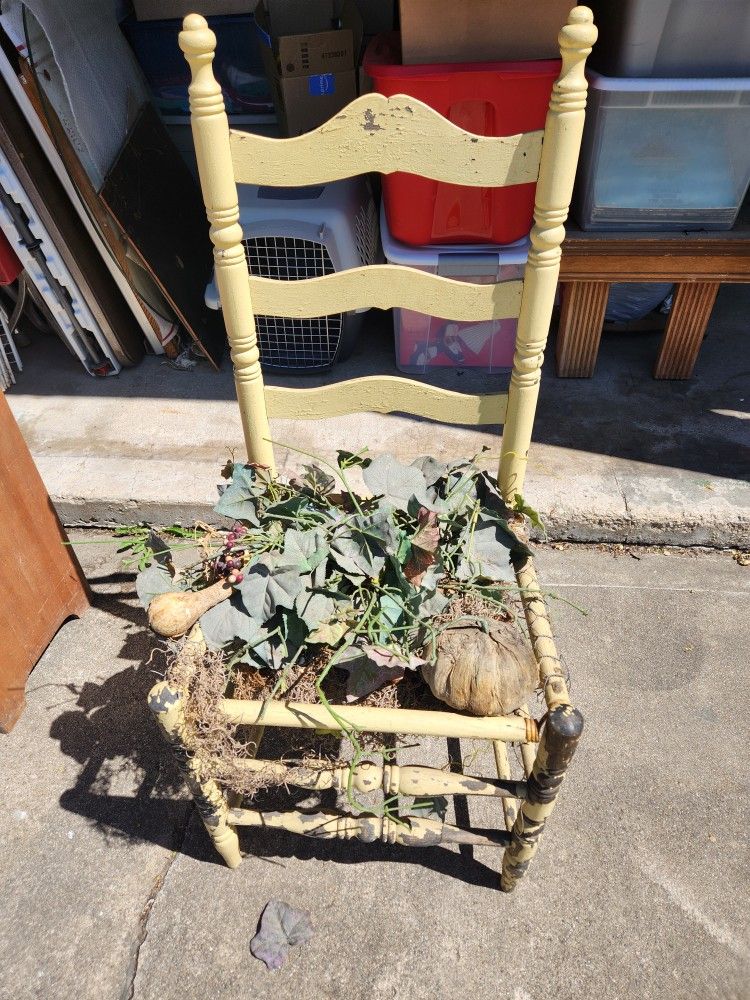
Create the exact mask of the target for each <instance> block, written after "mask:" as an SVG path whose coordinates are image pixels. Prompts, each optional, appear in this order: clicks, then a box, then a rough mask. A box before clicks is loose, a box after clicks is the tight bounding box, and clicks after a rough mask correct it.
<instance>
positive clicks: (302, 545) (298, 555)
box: [284, 528, 330, 573]
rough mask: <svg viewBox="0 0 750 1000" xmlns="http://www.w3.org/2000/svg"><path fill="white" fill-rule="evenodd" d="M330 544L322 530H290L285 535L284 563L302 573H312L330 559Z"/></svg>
mask: <svg viewBox="0 0 750 1000" xmlns="http://www.w3.org/2000/svg"><path fill="white" fill-rule="evenodd" d="M329 551H330V550H329V548H328V543H327V541H326V535H325V532H324V531H323V530H322V529H321V528H312V529H311V530H310V531H298V530H297V529H296V528H288V529H287V531H286V532H285V534H284V562H286V563H287V564H288V565H290V566H296V567H297V568H298V569H299V571H300V573H312V572H313V571H314V570H315V569H317V567H318V566H319V565H320V564H321V563H322V562H323V561H324V560H325V559H326V558H327V557H328V552H329Z"/></svg>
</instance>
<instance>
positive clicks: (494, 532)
mask: <svg viewBox="0 0 750 1000" xmlns="http://www.w3.org/2000/svg"><path fill="white" fill-rule="evenodd" d="M462 541H463V544H464V550H463V555H462V558H461V560H460V562H459V564H458V570H457V572H456V576H457V577H458V579H459V580H469V579H471V578H472V577H474V576H482V577H485V578H486V579H488V580H503V581H506V580H507V581H508V582H513V583H514V582H515V579H516V577H515V573H514V571H513V567H512V566H511V562H510V555H511V552H513V553H520V552H523V553H526V554H528V555H530V554H531V550H530V549H529V548H528V546H527V545H526V544H525V543H524V542H522V541H521V539H520V538H518V537H517V536H516V535H515V534H514V532H513V531H511V529H510V528H509V527H508V525H507V523H506V522H505V521H504V520H503V519H502V518H500V517H498V516H497V515H495V514H492V513H489V512H488V513H484V512H483V513H481V514H480V515H479V517H478V518H477V522H476V525H475V527H474V530H473V532H472V531H471V530H470V527H469V526H467V527H466V528H465V529H464V533H463V536H462Z"/></svg>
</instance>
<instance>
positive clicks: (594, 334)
mask: <svg viewBox="0 0 750 1000" xmlns="http://www.w3.org/2000/svg"><path fill="white" fill-rule="evenodd" d="M560 294H561V297H562V301H561V306H560V322H559V323H558V327H557V342H556V355H555V359H556V362H557V374H558V375H559V376H560V377H561V378H590V377H591V376H592V375H593V374H594V367H595V365H596V356H597V354H598V353H599V341H600V340H601V336H602V324H603V323H604V312H605V310H606V308H607V297H608V296H609V285H608V284H607V283H605V282H596V281H573V282H570V283H568V284H565V285H563V286H562V288H561V293H560Z"/></svg>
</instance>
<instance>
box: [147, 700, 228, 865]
mask: <svg viewBox="0 0 750 1000" xmlns="http://www.w3.org/2000/svg"><path fill="white" fill-rule="evenodd" d="M148 706H149V708H150V709H151V711H152V712H153V713H154V715H155V716H156V720H157V722H158V723H159V725H160V726H161V729H162V732H163V733H164V736H165V737H166V740H167V742H168V743H169V745H170V746H171V748H172V752H173V754H174V756H175V760H176V761H177V766H178V767H179V769H180V771H181V773H182V775H183V777H184V778H185V781H186V783H187V786H188V788H189V789H190V793H191V795H192V796H193V800H194V802H195V805H196V807H197V809H198V812H199V813H200V816H201V819H202V820H203V823H204V825H205V827H206V830H207V831H208V835H209V837H210V838H211V840H212V841H213V844H214V847H215V848H216V850H217V851H218V852H219V854H220V855H221V856H222V858H223V859H224V860H225V861H226V863H227V864H228V865H229V867H230V868H237V867H238V865H239V864H240V862H241V861H242V855H241V854H240V842H239V838H238V836H237V831H236V829H235V828H234V826H232V825H231V824H230V823H229V821H228V816H229V805H228V803H227V800H226V798H225V796H224V794H223V792H222V791H221V789H220V788H219V786H218V785H217V784H216V782H215V781H214V780H213V779H211V778H209V779H205V778H203V777H202V776H201V773H200V767H199V765H198V763H197V761H196V760H195V758H194V757H193V756H192V754H191V753H190V747H189V745H188V742H187V740H186V737H185V712H184V705H183V695H182V693H181V692H180V691H178V690H175V689H174V688H171V687H170V686H169V685H168V684H167V682H166V681H161V683H159V684H157V685H156V686H155V687H154V688H152V689H151V692H150V694H149V696H148Z"/></svg>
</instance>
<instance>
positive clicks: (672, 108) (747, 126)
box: [573, 73, 750, 230]
mask: <svg viewBox="0 0 750 1000" xmlns="http://www.w3.org/2000/svg"><path fill="white" fill-rule="evenodd" d="M748 135H750V79H725V80H653V79H645V80H629V79H612V78H610V77H604V76H600V75H599V74H598V73H590V74H589V100H588V109H587V112H586V126H585V129H584V135H583V146H582V149H581V158H580V162H579V168H578V177H577V181H576V189H575V193H574V196H573V214H574V215H575V217H576V218H577V220H578V222H579V224H580V225H581V227H582V228H583V229H600V230H618V229H619V230H646V229H657V230H658V229H666V230H699V229H710V230H719V229H731V228H732V226H733V224H734V221H735V219H736V217H737V213H738V211H739V208H740V205H741V204H742V199H743V198H744V196H745V192H746V191H747V188H748V184H749V183H750V141H748Z"/></svg>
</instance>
